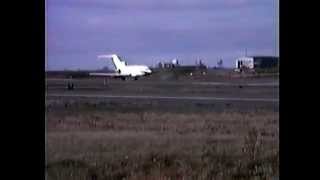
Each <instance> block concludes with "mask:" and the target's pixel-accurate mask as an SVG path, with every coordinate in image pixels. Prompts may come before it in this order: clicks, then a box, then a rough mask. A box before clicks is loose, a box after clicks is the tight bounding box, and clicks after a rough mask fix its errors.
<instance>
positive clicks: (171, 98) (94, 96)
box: [47, 94, 279, 103]
mask: <svg viewBox="0 0 320 180" xmlns="http://www.w3.org/2000/svg"><path fill="white" fill-rule="evenodd" d="M47 97H75V98H76V97H78V98H105V99H106V98H107V99H149V100H195V101H240V102H241V101H243V102H273V103H274V102H279V99H273V98H231V97H201V96H197V97H187V96H143V95H139V96H128V95H124V96H117V95H106V94H103V95H102V94H100V95H98V94H47Z"/></svg>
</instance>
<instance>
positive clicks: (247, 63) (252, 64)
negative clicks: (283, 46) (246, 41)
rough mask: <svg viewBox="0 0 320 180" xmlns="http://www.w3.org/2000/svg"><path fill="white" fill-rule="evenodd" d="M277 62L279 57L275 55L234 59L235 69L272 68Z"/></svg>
mask: <svg viewBox="0 0 320 180" xmlns="http://www.w3.org/2000/svg"><path fill="white" fill-rule="evenodd" d="M278 64H279V58H278V57H275V56H247V57H240V58H238V59H236V68H237V69H243V68H246V69H256V68H261V69H266V68H274V67H277V66H278Z"/></svg>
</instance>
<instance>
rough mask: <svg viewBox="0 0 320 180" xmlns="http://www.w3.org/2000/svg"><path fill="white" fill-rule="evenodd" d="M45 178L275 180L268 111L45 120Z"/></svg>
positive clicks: (75, 115)
mask: <svg viewBox="0 0 320 180" xmlns="http://www.w3.org/2000/svg"><path fill="white" fill-rule="evenodd" d="M47 118H48V120H47V126H48V127H47V129H48V133H47V174H48V179H81V178H82V179H88V178H89V179H123V178H124V179H132V180H133V179H250V178H254V177H259V178H260V179H261V178H271V177H276V176H278V166H279V155H278V152H279V145H278V142H279V133H278V132H279V130H278V127H279V118H278V114H277V113H275V112H270V111H259V112H249V113H239V112H222V113H217V112H201V113H200V112H199V113H196V112H194V113H187V114H186V113H184V114H182V113H172V112H171V113H169V112H167V113H163V112H131V113H129V112H128V113H118V112H108V111H103V110H93V111H86V112H82V111H81V112H79V111H78V112H77V111H73V112H68V113H60V112H57V111H56V112H49V113H47Z"/></svg>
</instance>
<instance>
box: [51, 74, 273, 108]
mask: <svg viewBox="0 0 320 180" xmlns="http://www.w3.org/2000/svg"><path fill="white" fill-rule="evenodd" d="M68 82H72V83H74V85H75V89H74V90H68V89H67V88H66V86H67V83H68ZM46 97H47V100H49V101H50V100H57V99H59V100H62V101H65V102H67V101H75V100H79V101H86V102H87V101H90V102H97V103H107V104H108V103H116V104H119V105H123V104H126V105H128V104H131V105H133V106H140V107H142V106H143V107H146V108H148V107H149V106H156V107H160V106H161V107H164V108H178V107H181V106H189V107H195V106H196V107H198V108H199V107H200V108H204V109H205V108H211V109H212V108H214V109H216V110H217V109H220V110H221V109H225V108H230V107H232V108H234V109H240V110H244V109H246V110H248V109H273V110H275V111H277V109H278V106H279V83H278V82H277V81H270V80H269V81H263V79H259V80H251V81H241V82H230V81H229V82H213V81H206V82H198V81H189V82H188V81H183V82H181V81H176V82H175V81H139V80H138V81H121V80H111V81H104V80H102V79H73V80H72V81H70V80H68V79H48V80H47V90H46ZM155 104H156V105H155Z"/></svg>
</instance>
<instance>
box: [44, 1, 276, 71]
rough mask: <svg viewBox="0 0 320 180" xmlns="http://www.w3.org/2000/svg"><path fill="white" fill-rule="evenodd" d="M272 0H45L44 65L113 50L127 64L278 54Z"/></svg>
mask: <svg viewBox="0 0 320 180" xmlns="http://www.w3.org/2000/svg"><path fill="white" fill-rule="evenodd" d="M277 4H278V0H161V1H160V0H135V1H133V0H47V45H48V46H47V50H48V52H47V53H48V56H47V57H48V58H47V60H48V62H47V68H48V69H51V70H54V69H55V70H56V69H98V68H102V67H103V66H105V65H108V66H110V65H111V64H110V61H109V62H107V61H106V60H99V59H97V55H100V54H110V53H116V54H119V55H120V56H122V58H123V59H124V60H126V61H127V62H128V64H147V65H149V66H154V65H156V64H157V63H158V62H159V61H170V60H171V59H173V58H178V59H179V61H180V63H181V64H188V65H189V64H194V63H195V61H196V59H197V58H201V59H202V61H203V62H204V63H205V64H207V65H209V66H215V65H216V64H217V61H218V60H219V59H220V58H222V59H223V61H224V65H225V66H229V67H230V66H234V64H235V62H234V61H235V58H236V57H239V56H243V55H245V49H246V48H247V53H248V55H278V50H277V48H278V45H277V43H278V40H277V39H278V35H277V34H278V33H277V32H278V26H277V24H278V12H277V11H278V8H277Z"/></svg>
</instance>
